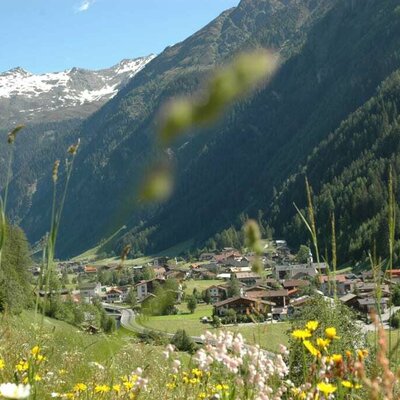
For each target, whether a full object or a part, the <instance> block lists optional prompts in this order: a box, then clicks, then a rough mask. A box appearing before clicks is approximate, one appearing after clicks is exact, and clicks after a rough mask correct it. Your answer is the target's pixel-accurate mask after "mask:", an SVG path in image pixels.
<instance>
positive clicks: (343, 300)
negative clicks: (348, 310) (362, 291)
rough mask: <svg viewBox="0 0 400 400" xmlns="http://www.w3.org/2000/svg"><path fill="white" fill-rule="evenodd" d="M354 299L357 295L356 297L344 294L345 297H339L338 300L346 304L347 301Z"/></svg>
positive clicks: (351, 294)
mask: <svg viewBox="0 0 400 400" xmlns="http://www.w3.org/2000/svg"><path fill="white" fill-rule="evenodd" d="M355 298H357V295H356V294H353V293H348V294H346V295H344V296H342V297H340V298H339V300H340V301H341V302H342V303H347V302H348V301H350V300H353V299H355Z"/></svg>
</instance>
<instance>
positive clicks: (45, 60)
mask: <svg viewBox="0 0 400 400" xmlns="http://www.w3.org/2000/svg"><path fill="white" fill-rule="evenodd" d="M238 3H239V0H0V38H1V41H0V43H1V47H0V71H5V70H8V69H10V68H13V67H16V66H21V67H23V68H25V69H27V70H29V71H31V72H33V73H43V72H50V71H61V70H64V69H67V68H71V67H73V66H77V67H83V68H90V69H100V68H105V67H108V66H111V65H113V64H116V63H117V62H119V61H120V60H121V59H123V58H134V57H138V56H142V55H147V54H150V53H159V52H161V51H162V50H163V49H164V48H165V47H166V46H168V45H171V44H174V43H177V42H179V41H181V40H183V39H185V38H186V37H188V36H189V35H191V34H192V33H194V32H195V31H197V30H198V29H200V28H201V27H202V26H204V25H205V24H207V23H208V22H210V21H211V20H212V19H213V18H215V17H216V16H218V15H219V14H220V13H221V12H222V11H224V10H225V9H227V8H230V7H233V6H236V5H237V4H238Z"/></svg>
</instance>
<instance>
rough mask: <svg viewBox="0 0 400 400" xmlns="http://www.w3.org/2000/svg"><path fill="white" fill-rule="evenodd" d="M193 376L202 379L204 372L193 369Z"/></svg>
mask: <svg viewBox="0 0 400 400" xmlns="http://www.w3.org/2000/svg"><path fill="white" fill-rule="evenodd" d="M192 374H193V375H194V376H196V377H198V378H201V377H202V376H203V371H201V370H199V369H198V368H193V369H192Z"/></svg>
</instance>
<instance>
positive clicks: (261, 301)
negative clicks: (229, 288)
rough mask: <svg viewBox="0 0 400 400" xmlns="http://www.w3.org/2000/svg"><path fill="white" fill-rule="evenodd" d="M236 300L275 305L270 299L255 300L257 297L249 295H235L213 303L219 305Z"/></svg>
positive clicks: (215, 305)
mask: <svg viewBox="0 0 400 400" xmlns="http://www.w3.org/2000/svg"><path fill="white" fill-rule="evenodd" d="M237 300H243V301H245V302H250V303H261V304H267V305H271V306H274V305H275V303H272V302H271V301H265V300H257V299H254V298H251V297H245V296H236V297H230V298H229V299H226V300H222V301H219V302H218V303H215V304H214V307H221V306H224V305H226V304H229V303H233V302H235V301H237Z"/></svg>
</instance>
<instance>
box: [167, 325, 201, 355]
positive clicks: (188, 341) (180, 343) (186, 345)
mask: <svg viewBox="0 0 400 400" xmlns="http://www.w3.org/2000/svg"><path fill="white" fill-rule="evenodd" d="M171 344H173V345H174V346H175V347H176V348H177V349H178V350H180V351H187V352H188V353H190V354H193V353H194V352H195V351H196V349H197V345H196V343H195V342H194V341H193V339H192V338H191V337H190V336H188V334H187V333H186V331H185V330H184V329H178V330H177V331H176V333H175V335H174V336H173V338H172V339H171Z"/></svg>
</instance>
